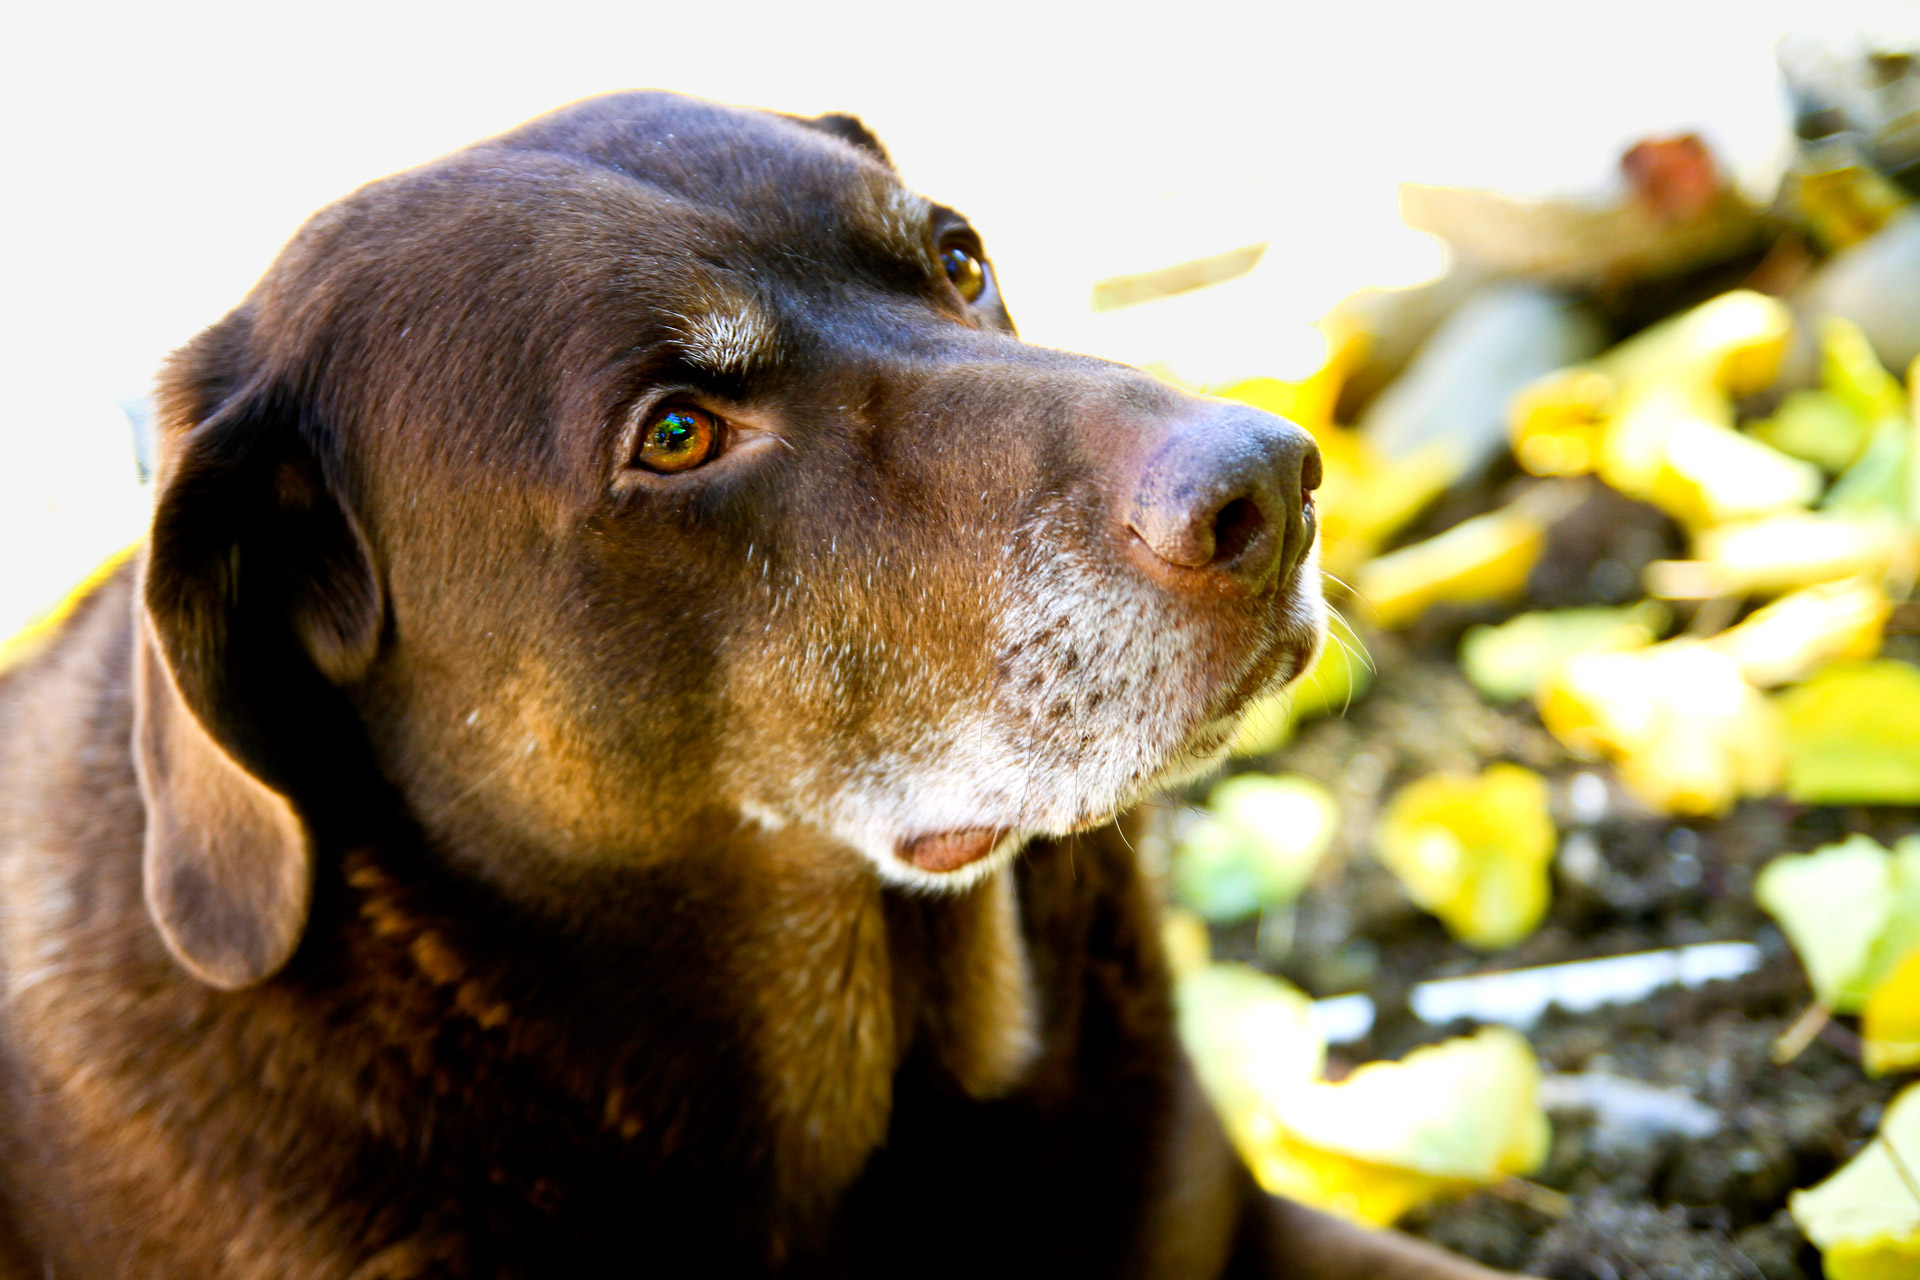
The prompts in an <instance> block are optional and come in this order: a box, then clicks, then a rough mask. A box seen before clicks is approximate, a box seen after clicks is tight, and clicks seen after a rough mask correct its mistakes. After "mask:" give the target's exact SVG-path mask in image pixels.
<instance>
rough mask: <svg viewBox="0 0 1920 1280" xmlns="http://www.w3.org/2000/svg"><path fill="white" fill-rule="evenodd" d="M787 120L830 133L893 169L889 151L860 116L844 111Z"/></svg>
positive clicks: (791, 117) (792, 117) (790, 117)
mask: <svg viewBox="0 0 1920 1280" xmlns="http://www.w3.org/2000/svg"><path fill="white" fill-rule="evenodd" d="M787 118H788V119H789V120H797V121H799V122H800V123H801V124H804V125H806V126H807V127H808V128H809V129H818V130H819V131H820V132H822V133H830V134H832V135H833V136H834V137H836V138H838V139H840V140H841V141H842V142H851V143H852V144H853V145H854V146H856V147H858V148H860V149H861V150H862V151H864V152H866V153H867V154H869V155H871V156H872V157H873V158H874V159H876V160H878V161H879V162H880V163H881V164H884V165H886V166H887V167H888V168H889V169H891V168H893V158H892V157H891V156H889V155H888V154H887V149H886V148H885V147H884V146H882V145H880V139H878V138H876V137H874V136H873V130H871V129H869V128H867V126H866V125H865V124H864V123H863V122H862V121H861V119H860V117H859V116H854V115H848V114H847V113H846V112H844V111H829V112H828V113H827V114H826V115H823V116H789V117H787Z"/></svg>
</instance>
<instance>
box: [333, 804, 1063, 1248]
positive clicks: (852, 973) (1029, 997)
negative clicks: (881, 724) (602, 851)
mask: <svg viewBox="0 0 1920 1280" xmlns="http://www.w3.org/2000/svg"><path fill="white" fill-rule="evenodd" d="M450 874H451V873H449V872H448V871H446V870H445V869H444V868H443V867H436V866H431V865H428V864H425V863H422V862H409V861H408V860H405V859H396V858H394V857H391V856H385V857H383V856H381V855H379V854H377V853H375V852H373V851H372V850H369V849H361V850H358V851H355V852H353V853H351V854H349V855H348V856H347V857H346V859H345V861H344V866H343V869H342V875H341V879H340V882H339V886H338V890H337V892H336V893H334V894H332V895H329V896H330V897H332V898H333V902H332V904H331V906H330V907H325V906H323V908H322V910H323V911H325V912H326V913H327V914H328V915H330V916H331V917H332V924H331V928H332V929H336V930H340V931H342V932H343V933H344V934H345V935H346V936H347V938H348V939H349V945H350V947H352V948H355V949H359V948H368V949H372V950H373V951H375V952H377V953H379V954H378V955H377V956H376V957H374V958H373V959H374V961H375V962H374V963H372V964H370V965H368V966H366V968H367V970H368V971H371V972H383V971H385V972H395V971H398V972H404V973H407V974H409V975H410V981H409V982H408V983H406V984H404V985H403V986H402V987H400V988H397V989H395V990H394V991H391V992H386V993H376V994H375V998H376V999H379V1000H383V1001H385V1002H386V1004H387V1006H388V1007H387V1009H386V1011H385V1014H384V1016H382V1017H380V1018H377V1019H374V1020H373V1022H374V1023H375V1025H380V1026H386V1027H392V1028H397V1029H403V1032H402V1033H403V1035H404V1036H406V1037H416V1038H417V1037H418V1036H419V1035H421V1034H422V1029H423V1027H424V1026H426V1025H428V1024H432V1023H434V1022H435V1021H436V1020H437V1021H438V1022H439V1023H440V1024H441V1026H442V1027H444V1028H453V1029H454V1030H453V1031H452V1033H451V1034H452V1036H453V1040H450V1041H446V1042H448V1043H453V1042H456V1041H457V1043H458V1044H460V1045H461V1048H460V1050H459V1053H458V1055H457V1056H454V1055H436V1056H435V1057H434V1058H433V1060H432V1061H431V1062H430V1063H429V1062H422V1063H421V1065H422V1066H423V1067H425V1068H427V1069H429V1070H431V1071H432V1072H434V1073H436V1074H440V1075H444V1074H446V1073H448V1072H454V1073H459V1072H463V1071H472V1072H473V1073H475V1076H476V1082H477V1083H478V1087H483V1088H484V1087H485V1082H484V1080H483V1079H481V1078H482V1077H485V1076H486V1075H487V1074H488V1073H490V1072H491V1073H497V1075H496V1078H506V1077H508V1076H511V1075H512V1074H514V1070H513V1068H512V1067H511V1066H508V1067H506V1068H504V1069H503V1068H502V1067H501V1066H500V1065H499V1062H498V1061H496V1060H501V1061H504V1060H506V1059H512V1058H515V1057H516V1056H518V1055H520V1054H523V1053H530V1054H535V1055H537V1057H538V1061H539V1062H541V1063H555V1062H560V1063H565V1064H566V1067H565V1076H564V1078H560V1079H555V1080H552V1081H550V1082H549V1084H550V1085H551V1086H552V1087H554V1088H555V1089H557V1090H558V1091H559V1093H560V1094H562V1095H564V1096H565V1097H567V1098H570V1099H571V1104H570V1105H571V1107H572V1108H573V1109H574V1110H575V1111H576V1112H578V1113H580V1114H586V1115H591V1116H593V1117H594V1118H595V1119H596V1120H597V1122H598V1123H600V1125H601V1126H602V1129H603V1134H604V1136H605V1139H606V1140H607V1141H609V1142H617V1143H625V1144H631V1145H632V1146H633V1147H635V1148H636V1149H638V1150H642V1151H647V1152H649V1153H650V1154H649V1156H648V1159H649V1162H652V1161H653V1160H658V1159H663V1158H671V1157H672V1156H673V1155H674V1153H675V1151H676V1150H677V1149H680V1148H682V1147H684V1148H687V1149H691V1148H693V1147H694V1146H696V1145H705V1144H712V1146H713V1147H714V1148H715V1149H719V1148H724V1147H729V1146H733V1145H735V1144H737V1143H738V1142H740V1141H741V1140H742V1138H743V1136H746V1137H748V1140H750V1141H751V1142H752V1144H753V1145H754V1146H756V1147H759V1148H760V1149H761V1150H762V1152H763V1163H764V1172H765V1175H766V1177H767V1178H768V1179H769V1184H770V1185H769V1191H770V1194H771V1195H772V1199H773V1202H774V1203H778V1204H781V1205H783V1206H785V1207H787V1208H789V1209H791V1210H792V1211H793V1212H794V1213H795V1214H797V1215H798V1216H799V1217H800V1218H802V1219H804V1218H806V1217H809V1216H811V1211H812V1210H824V1209H825V1208H826V1207H828V1206H829V1205H831V1204H833V1203H834V1202H835V1201H836V1200H837V1199H838V1197H839V1196H840V1194H841V1193H842V1192H843V1191H844V1190H845V1188H846V1187H847V1186H848V1185H849V1184H850V1183H851V1182H852V1180H853V1179H854V1177H856V1176H857V1175H858V1173H859V1171H860V1169H861V1167H862V1166H863V1165H864V1164H865V1162H866V1160H867V1158H868V1156H869V1155H870V1154H871V1153H872V1151H873V1150H874V1149H875V1148H877V1147H878V1146H879V1145H880V1144H881V1143H882V1142H883V1141H884V1139H885V1137H886V1133H887V1128H888V1125H889V1123H890V1120H891V1117H892V1108H893V1087H894V1080H895V1077H896V1075H897V1074H898V1072H899V1071H900V1070H901V1068H902V1066H903V1064H905V1063H907V1062H908V1061H909V1060H911V1061H913V1062H914V1063H915V1064H916V1066H917V1067H921V1068H924V1069H927V1070H931V1071H933V1072H935V1073H937V1074H938V1075H939V1076H941V1077H944V1078H945V1080H946V1081H947V1082H948V1083H949V1085H950V1086H951V1087H953V1088H956V1089H958V1090H959V1091H961V1092H963V1093H965V1094H967V1095H969V1096H973V1097H979V1098H986V1097H993V1096H997V1095H1000V1094H1003V1093H1005V1092H1007V1091H1009V1090H1010V1089H1012V1088H1014V1087H1015V1086H1016V1085H1018V1084H1019V1083H1020V1081H1021V1079H1022V1078H1023V1076H1024V1074H1025V1072H1026V1071H1027V1069H1028V1068H1029V1067H1030V1065H1031V1064H1032V1061H1033V1059H1034V1056H1035V1054H1036V1052H1037V1047H1038V1038H1039V1036H1038V1027H1037V1014H1036V1008H1035V999H1034V994H1033V984H1032V977H1031V974H1030V971H1029V962H1028V953H1027V940H1026V937H1025V934H1024V932H1023V929H1022V925H1021V919H1020V907H1019V895H1018V888H1017V885H1016V883H1015V878H1014V872H1013V871H1011V870H1008V871H1002V872H1001V873H999V874H998V875H996V876H994V877H993V878H991V879H990V880H988V881H986V882H984V883H983V884H981V885H979V886H977V887H976V888H974V889H973V890H971V891H969V892H966V893H962V894H955V895H952V896H940V897H909V896H905V895H902V894H900V893H898V892H897V891H893V890H888V889H885V888H883V887H882V886H881V885H880V883H879V881H878V878H877V877H876V876H875V875H874V874H873V873H872V872H871V870H869V869H868V868H867V867H866V866H865V864H864V863H863V862H861V861H860V860H859V859H858V857H857V855H855V854H854V853H853V852H852V851H851V850H847V849H843V848H839V847H837V846H833V845H831V844H830V842H829V841H828V840H827V838H826V837H824V836H819V835H815V834H812V833H809V832H806V831H804V830H802V829H796V828H789V829H786V830H783V831H780V832H777V833H769V832H764V831H761V830H759V829H757V828H752V827H747V828H742V829H740V830H739V831H738V832H737V833H736V834H735V837H734V838H733V839H731V840H727V841H724V842H721V843H719V844H718V845H717V846H716V847H710V848H708V849H705V850H703V851H702V852H701V853H700V855H699V857H698V858H697V859H696V858H689V859H685V860H680V861H677V862H673V863H669V864H664V865H661V866H655V867H652V868H649V869H648V870H647V872H646V873H644V876H643V877H640V878H636V877H635V876H632V875H629V876H610V877H609V880H608V883H607V885H606V886H605V888H604V891H603V892H602V893H601V894H600V895H598V898H599V901H600V902H601V904H602V909H601V910H600V911H599V912H597V913H596V914H595V915H594V916H593V917H591V918H588V919H584V920H580V921H576V922H573V925H572V927H568V925H567V924H566V922H557V921H555V920H554V919H553V918H552V917H546V916H542V915H540V914H538V913H532V914H526V915H522V914H519V913H516V912H513V911H511V910H508V909H503V908H502V905H501V904H499V903H498V902H497V901H493V900H486V901H483V899H490V895H489V894H488V893H486V892H484V891H482V892H478V893H476V891H475V890H474V889H473V888H472V886H469V888H468V891H467V893H466V894H465V895H464V896H463V895H462V894H460V893H452V894H450V893H449V886H448V885H447V884H446V880H447V879H448V877H449V875H450ZM622 916H624V917H626V918H625V920H624V924H623V925H620V926H612V925H609V923H608V922H609V919H610V918H617V917H622ZM476 922H478V923H476ZM444 1039H445V1038H444V1037H443V1040H444ZM661 1044H673V1045H676V1046H682V1048H683V1052H684V1049H685V1047H686V1046H699V1047H702V1048H701V1049H699V1050H697V1053H698V1056H697V1057H693V1058H690V1059H687V1060H675V1061H659V1060H655V1059H654V1058H653V1057H652V1056H650V1050H651V1049H653V1048H654V1047H656V1046H658V1045H661ZM396 1047H400V1046H396ZM406 1047H407V1048H409V1049H410V1050H412V1051H415V1052H417V1043H416V1044H414V1045H409V1046H406ZM742 1097H745V1098H750V1099H753V1100H754V1101H755V1102H757V1104H758V1105H757V1107H755V1108H754V1114H751V1115H747V1114H742V1112H741V1107H740V1099H741V1098H742ZM716 1126H718V1127H720V1128H723V1129H726V1128H731V1129H732V1130H734V1132H726V1133H715V1132H714V1131H713V1130H714V1127H716ZM743 1128H745V1129H748V1130H751V1131H752V1132H751V1134H750V1135H743V1134H741V1133H740V1132H738V1131H739V1130H741V1129H743Z"/></svg>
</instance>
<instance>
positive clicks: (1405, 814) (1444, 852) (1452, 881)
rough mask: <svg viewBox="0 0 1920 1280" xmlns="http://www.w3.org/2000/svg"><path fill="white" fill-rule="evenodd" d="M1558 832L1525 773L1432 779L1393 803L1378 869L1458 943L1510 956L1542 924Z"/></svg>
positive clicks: (1378, 836)
mask: <svg viewBox="0 0 1920 1280" xmlns="http://www.w3.org/2000/svg"><path fill="white" fill-rule="evenodd" d="M1553 848H1554V827H1553V819H1552V817H1551V816H1550V815H1549V813H1548V808H1547V784H1546V783H1545V782H1544V781H1543V780H1542V779H1541V778H1540V775H1538V774H1536V773H1534V772H1533V771H1532V770H1529V769H1523V768H1521V767H1520V766H1519V765H1513V764H1496V765H1491V766H1489V767H1488V768H1487V770H1486V771H1485V772H1484V773H1481V774H1480V775H1478V776H1471V775H1463V774H1449V773H1438V774H1430V775H1429V776H1427V777H1425V778H1421V779H1419V780H1418V781H1416V782H1412V783H1409V784H1408V785H1407V786H1405V787H1403V788H1401V789H1400V791H1399V792H1398V793H1397V794H1396V795H1395V796H1394V797H1393V800H1392V801H1391V803H1389V804H1388V806H1387V808H1386V812H1385V813H1384V814H1383V815H1382V817H1381V821H1380V825H1379V827H1378V828H1376V830H1375V833H1374V849H1375V852H1376V853H1377V854H1378V855H1379V857H1380V860H1381V861H1382V862H1383V863H1385V864H1386V865H1387V867H1388V868H1389V869H1390V870H1392V872H1393V873H1394V874H1395V875H1396V876H1398V877H1399V879H1400V883H1401V884H1402V885H1404V886H1405V887H1406V890H1407V894H1408V896H1409V897H1411V898H1412V899H1413V900H1414V901H1415V902H1416V903H1418V904H1419V905H1420V906H1421V907H1422V908H1424V909H1425V910H1427V911H1431V912H1432V913H1433V914H1434V915H1436V916H1438V917H1439V918H1440V920H1441V922H1442V923H1443V924H1445V925H1446V926H1447V928H1448V930H1449V931H1451V932H1452V933H1453V935H1454V936H1455V937H1457V938H1459V939H1460V940H1461V941H1463V942H1466V943H1467V944H1468V945H1470V946H1475V947H1481V948H1484V949H1489V950H1491V949H1495V948H1499V947H1508V946H1512V945H1513V944H1514V943H1516V942H1518V941H1520V940H1521V939H1522V938H1524V937H1526V936H1527V935H1528V934H1529V933H1532V932H1533V930H1534V928H1535V927H1536V926H1537V925H1538V924H1539V923H1540V920H1541V918H1542V917H1543V916H1544V915H1545V914H1546V910H1547V905H1548V900H1549V897H1550V894H1551V886H1550V885H1549V883H1548V865H1549V864H1550V863H1551V862H1552V860H1553Z"/></svg>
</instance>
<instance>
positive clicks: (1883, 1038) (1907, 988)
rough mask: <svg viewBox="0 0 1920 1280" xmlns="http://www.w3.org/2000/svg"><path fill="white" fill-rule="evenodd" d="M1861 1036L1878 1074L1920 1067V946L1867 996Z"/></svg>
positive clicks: (1868, 1060) (1870, 1066)
mask: <svg viewBox="0 0 1920 1280" xmlns="http://www.w3.org/2000/svg"><path fill="white" fill-rule="evenodd" d="M1860 1039H1861V1043H1862V1048H1863V1050H1864V1052H1863V1057H1864V1058H1865V1059H1866V1064H1867V1070H1868V1071H1870V1072H1872V1073H1873V1074H1874V1075H1885V1074H1886V1073H1887V1072H1889V1071H1902V1070H1905V1069H1906V1068H1908V1067H1915V1066H1920V948H1916V949H1915V950H1912V951H1909V952H1907V954H1906V955H1904V956H1902V957H1901V959H1900V961H1899V962H1898V963H1897V964H1895V965H1894V966H1893V969H1892V971H1890V972H1889V973H1888V974H1887V976H1886V977H1885V978H1884V979H1883V980H1882V981H1881V982H1880V984H1879V985H1878V986H1876V987H1875V988H1874V989H1873V994H1872V995H1870V996H1868V997H1867V1005H1866V1008H1865V1009H1864V1010H1862V1011H1861V1014H1860Z"/></svg>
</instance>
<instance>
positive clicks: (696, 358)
mask: <svg viewBox="0 0 1920 1280" xmlns="http://www.w3.org/2000/svg"><path fill="white" fill-rule="evenodd" d="M673 336H674V340H675V343H676V345H678V346H679V348H680V353H681V355H682V356H684V357H685V358H686V360H687V362H688V363H689V364H692V365H695V366H696V367H698V368H701V369H705V370H707V371H709V372H711V373H721V374H736V375H738V374H744V373H747V372H749V371H750V370H752V369H754V368H757V367H763V366H765V365H769V364H772V363H774V362H775V361H776V360H777V359H778V358H779V354H780V334H779V330H778V329H777V328H775V326H774V324H773V321H772V320H771V319H770V318H769V317H768V316H767V313H766V312H765V311H764V310H762V309H761V308H760V307H759V306H758V305H757V304H756V303H753V302H750V301H746V300H744V299H736V300H731V301H728V302H724V303H719V304H717V305H714V306H710V307H708V308H705V309H703V310H701V311H697V312H695V313H693V314H691V315H687V316H682V317H680V318H679V321H678V322H677V323H676V324H675V325H674V326H673Z"/></svg>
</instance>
